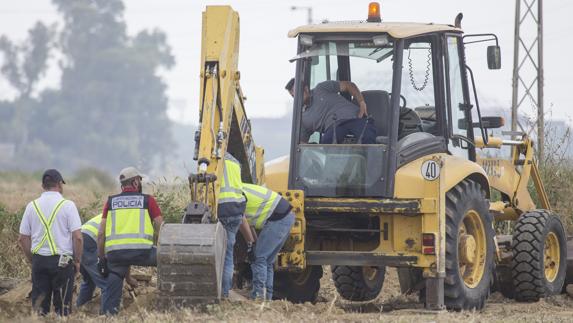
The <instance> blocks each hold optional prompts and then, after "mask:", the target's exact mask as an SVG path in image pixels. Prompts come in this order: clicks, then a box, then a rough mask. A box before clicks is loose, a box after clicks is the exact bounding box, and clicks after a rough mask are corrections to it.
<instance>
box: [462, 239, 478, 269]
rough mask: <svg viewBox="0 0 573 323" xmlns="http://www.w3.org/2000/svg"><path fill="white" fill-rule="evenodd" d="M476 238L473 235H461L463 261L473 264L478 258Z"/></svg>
mask: <svg viewBox="0 0 573 323" xmlns="http://www.w3.org/2000/svg"><path fill="white" fill-rule="evenodd" d="M475 253H476V240H475V238H474V237H473V236H472V235H469V234H464V235H462V236H461V237H460V258H461V260H462V262H463V263H465V264H469V265H473V263H474V261H475V258H476V254H475Z"/></svg>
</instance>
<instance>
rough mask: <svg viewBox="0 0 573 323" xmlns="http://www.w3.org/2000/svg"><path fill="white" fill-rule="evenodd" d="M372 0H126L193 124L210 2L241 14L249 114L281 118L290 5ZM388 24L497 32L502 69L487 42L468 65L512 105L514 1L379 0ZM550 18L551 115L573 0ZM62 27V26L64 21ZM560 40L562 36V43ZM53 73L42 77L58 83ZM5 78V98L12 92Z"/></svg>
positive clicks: (4, 26)
mask: <svg viewBox="0 0 573 323" xmlns="http://www.w3.org/2000/svg"><path fill="white" fill-rule="evenodd" d="M368 2H369V1H363V0H360V1H348V0H346V1H340V0H314V1H311V0H292V1H270V0H267V1H263V0H235V1H197V0H193V1H191V0H126V1H125V4H126V19H127V24H128V28H129V32H130V33H135V32H136V31H138V30H141V29H144V28H148V29H152V28H159V29H162V30H163V31H165V32H166V33H167V36H168V41H169V43H170V44H171V46H172V48H173V53H174V55H175V56H176V61H177V64H176V66H175V67H174V68H173V69H172V70H171V71H168V72H165V73H164V74H163V75H164V77H165V80H166V81H167V84H168V86H169V91H168V94H169V96H170V99H171V100H172V102H174V103H175V106H178V107H184V111H179V112H177V113H174V112H173V111H171V112H172V113H171V116H172V117H173V118H174V119H175V118H176V119H177V120H178V121H181V120H183V121H184V122H186V123H193V122H194V121H195V120H196V119H197V106H198V101H199V100H198V90H199V81H198V78H199V67H200V66H199V63H200V57H199V54H200V46H201V12H202V11H203V10H204V7H205V5H208V4H230V5H232V6H233V8H234V9H235V10H237V11H238V12H239V14H240V17H241V50H240V57H239V69H240V71H241V76H242V83H241V84H242V87H243V91H244V93H245V95H246V96H247V98H248V100H247V112H248V114H249V116H250V117H262V116H265V117H273V116H276V117H279V116H281V115H283V114H284V113H286V111H287V109H289V107H288V104H289V102H290V98H289V96H288V95H287V93H286V92H285V91H284V89H283V88H284V84H285V83H286V81H287V80H288V79H289V78H290V77H291V75H292V74H293V72H294V65H293V64H290V63H289V62H288V59H289V58H291V57H293V56H294V55H295V51H296V44H295V41H294V40H293V39H289V38H287V36H286V34H287V32H288V30H290V29H292V28H294V27H296V26H298V25H301V24H305V23H306V12H305V11H291V10H290V7H291V6H292V5H298V6H312V7H313V10H314V19H315V21H321V20H323V19H325V18H327V19H329V20H331V21H335V20H361V19H365V18H366V13H367V5H368ZM381 3H382V8H381V11H382V19H383V20H385V21H416V22H435V23H450V24H451V23H453V20H454V17H455V16H456V14H457V13H458V12H463V13H464V20H463V28H464V30H465V32H466V33H484V32H492V33H496V34H497V35H498V36H499V37H500V41H501V47H502V66H503V68H502V70H500V71H489V70H487V65H486V59H485V51H486V50H485V46H486V45H474V47H473V49H471V50H470V53H469V58H468V63H469V65H470V66H471V67H472V68H473V70H474V72H475V73H476V78H477V84H478V89H479V93H480V94H481V97H482V98H483V101H484V102H486V103H488V102H489V103H490V104H492V103H491V102H494V103H495V104H499V105H501V106H504V107H506V108H507V109H509V108H510V105H511V75H512V60H513V28H514V25H513V24H514V11H515V10H514V6H515V1H513V0H501V1H500V0H480V1H474V0H435V1H430V0H386V1H382V2H381ZM544 4H545V6H544V13H545V15H544V19H545V26H544V28H545V53H544V55H545V95H546V96H545V97H546V99H545V103H546V107H547V108H546V109H548V108H549V106H550V105H553V108H552V110H553V112H552V114H553V117H556V118H569V117H571V116H573V109H572V108H573V104H572V101H573V100H572V99H571V92H572V91H573V58H572V56H571V52H573V45H572V43H571V39H572V38H571V34H570V33H571V31H572V30H573V19H570V17H571V14H572V13H573V1H571V0H549V1H545V2H544ZM37 20H42V21H45V22H47V23H51V22H57V21H58V15H57V14H56V12H55V10H54V7H53V6H52V5H51V2H50V1H49V0H19V1H1V2H0V33H1V34H6V35H8V36H9V37H10V38H12V39H23V38H24V37H25V36H26V31H27V29H28V28H30V27H31V26H32V25H33V23H34V22H35V21H37ZM60 25H61V23H60ZM561 39H563V41H561ZM57 77H58V76H57V74H56V73H54V72H51V73H50V76H49V77H48V79H47V80H46V81H45V82H44V84H47V85H52V86H53V85H54V84H56V83H57ZM9 93H10V91H9V87H8V85H7V84H6V82H5V81H0V98H6V97H8V96H9V95H10V94H9Z"/></svg>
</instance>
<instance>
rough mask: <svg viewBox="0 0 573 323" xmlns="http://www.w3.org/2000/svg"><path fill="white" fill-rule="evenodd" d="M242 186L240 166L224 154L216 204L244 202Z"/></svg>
mask: <svg viewBox="0 0 573 323" xmlns="http://www.w3.org/2000/svg"><path fill="white" fill-rule="evenodd" d="M242 185H243V183H242V181H241V165H240V164H239V162H238V161H237V160H236V159H235V158H233V157H232V156H231V155H229V154H225V162H224V167H223V181H222V182H221V187H220V191H219V199H218V203H219V204H221V203H233V202H234V203H242V202H244V201H245V197H244V196H243V191H242V189H241V188H242Z"/></svg>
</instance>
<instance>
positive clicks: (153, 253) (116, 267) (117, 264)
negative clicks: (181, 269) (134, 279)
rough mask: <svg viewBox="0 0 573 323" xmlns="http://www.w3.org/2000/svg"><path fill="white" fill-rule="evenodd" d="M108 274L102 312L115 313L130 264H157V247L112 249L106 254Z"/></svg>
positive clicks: (149, 265)
mask: <svg viewBox="0 0 573 323" xmlns="http://www.w3.org/2000/svg"><path fill="white" fill-rule="evenodd" d="M106 258H107V261H108V263H107V265H108V267H109V276H107V286H106V291H105V293H103V295H102V311H103V314H106V315H107V314H112V315H113V314H117V313H118V312H119V305H120V304H121V295H122V292H123V280H124V279H125V276H126V274H127V271H128V270H129V267H130V266H145V267H155V266H157V248H156V247H152V248H151V249H146V250H114V251H111V252H109V253H108V254H106Z"/></svg>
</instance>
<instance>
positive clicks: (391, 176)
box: [158, 3, 567, 310]
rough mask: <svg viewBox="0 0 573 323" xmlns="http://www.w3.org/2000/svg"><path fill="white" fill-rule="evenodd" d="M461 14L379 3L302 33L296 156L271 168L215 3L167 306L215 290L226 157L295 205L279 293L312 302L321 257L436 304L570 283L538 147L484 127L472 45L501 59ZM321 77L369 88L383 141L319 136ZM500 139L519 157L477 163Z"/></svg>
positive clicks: (224, 18)
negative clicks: (393, 279) (419, 16)
mask: <svg viewBox="0 0 573 323" xmlns="http://www.w3.org/2000/svg"><path fill="white" fill-rule="evenodd" d="M365 9H366V8H365ZM461 21H462V16H461V14H460V15H458V17H456V19H455V23H454V24H453V25H449V24H434V23H394V22H386V21H382V19H381V15H380V6H379V5H378V4H377V3H371V4H370V5H369V7H368V16H367V19H366V20H360V21H344V22H324V23H320V24H313V25H306V26H301V27H298V28H296V29H294V30H291V31H290V32H289V33H288V36H289V37H293V38H297V39H298V46H297V49H296V53H293V54H294V55H295V56H294V57H293V59H292V61H293V62H294V65H295V83H294V93H295V97H294V104H293V123H292V134H291V138H292V139H291V146H290V155H289V156H287V157H284V158H280V159H278V160H274V161H271V162H268V163H267V164H266V166H265V167H264V168H263V150H262V149H260V148H257V147H256V146H255V145H254V142H253V138H252V136H251V124H250V122H249V120H248V119H247V116H246V113H245V105H244V103H245V102H244V97H243V93H242V91H241V88H240V86H239V81H240V74H239V71H238V48H239V46H238V44H239V17H238V14H237V13H236V12H234V11H233V10H232V9H231V8H230V7H227V6H208V7H207V9H206V11H205V12H204V13H203V34H202V37H203V39H202V51H201V53H202V60H201V88H200V126H199V129H198V130H197V133H196V136H195V141H196V154H195V160H197V165H198V166H197V173H196V174H192V175H190V177H189V182H190V188H191V200H192V202H191V203H190V205H189V206H188V208H187V211H186V214H185V216H184V217H183V220H182V224H166V225H164V226H163V228H162V230H161V233H160V237H159V252H158V274H159V286H158V288H159V290H160V294H161V300H162V301H164V302H167V303H168V304H176V305H185V304H191V303H195V302H204V301H216V300H218V299H219V297H220V286H221V282H220V280H221V267H222V256H223V254H224V246H225V235H224V232H223V231H224V230H221V227H220V225H218V224H214V223H216V219H217V209H216V207H217V203H216V201H217V195H218V191H219V182H220V180H219V179H220V178H221V175H222V172H223V170H222V165H223V159H222V157H223V156H224V153H225V152H226V151H228V152H230V153H232V154H233V155H234V156H235V157H236V158H237V159H238V160H239V161H240V162H241V165H242V177H243V181H244V182H249V183H259V184H265V185H267V186H268V187H270V188H272V189H273V190H276V191H278V192H280V193H281V194H282V195H283V196H284V197H285V198H287V199H288V200H289V201H290V202H291V204H292V206H293V210H294V211H295V213H296V223H295V225H294V227H293V228H292V231H291V235H290V237H289V239H288V241H287V243H286V244H285V246H284V247H283V249H282V251H281V253H280V254H279V256H278V260H277V268H276V269H277V273H276V274H275V289H276V291H275V293H274V295H275V297H277V298H286V299H288V300H291V301H293V302H304V301H311V302H312V301H315V300H316V297H317V293H318V290H319V288H320V278H321V276H322V272H323V268H325V267H324V266H329V267H330V270H331V271H332V279H333V280H334V283H335V285H336V288H337V291H338V293H339V294H340V296H341V297H342V298H344V299H347V300H351V301H368V300H372V299H374V298H376V297H377V296H378V294H379V293H380V291H381V289H382V285H383V283H384V277H385V271H386V267H396V268H398V275H399V279H400V286H401V288H402V291H403V292H404V293H419V295H420V299H421V301H422V302H424V303H425V304H426V307H427V308H428V309H441V308H444V307H445V308H447V309H452V310H463V309H481V308H483V307H484V306H485V304H486V302H487V298H488V296H489V295H490V292H491V291H492V290H499V291H501V292H502V293H503V294H504V295H506V296H508V297H513V298H515V299H516V300H518V301H536V300H538V299H540V298H542V297H545V296H548V295H551V294H555V293H559V292H561V290H562V288H563V285H564V281H565V278H566V263H567V261H566V258H567V255H566V250H567V248H566V236H565V231H564V228H563V225H562V223H561V221H560V220H559V217H557V216H556V215H555V214H553V213H552V211H551V207H550V203H549V201H548V199H547V196H546V194H545V191H544V188H543V184H542V182H541V179H540V176H539V172H538V169H537V162H536V160H535V155H534V151H533V147H532V142H531V140H530V138H528V137H527V135H525V134H522V133H518V132H510V133H502V136H504V137H507V138H506V139H501V137H496V136H492V135H490V134H488V132H489V131H490V130H492V129H498V128H501V127H502V126H503V119H502V118H501V117H492V116H487V117H486V116H481V113H480V107H479V101H478V96H477V93H476V84H475V82H474V77H473V72H472V70H471V69H470V67H469V66H468V64H467V63H466V55H465V50H466V46H470V45H471V46H480V45H479V44H481V43H484V42H488V43H490V44H491V45H490V46H488V47H487V62H488V67H489V68H490V69H499V68H500V67H501V58H500V55H501V54H500V48H499V46H498V41H497V37H496V36H495V35H493V34H478V35H468V34H464V33H463V31H462V29H461ZM289 77H290V76H289V75H285V76H284V78H285V81H286V80H288V79H289ZM325 81H351V82H353V83H355V84H357V85H358V86H359V88H360V89H361V90H362V95H363V97H364V99H365V101H366V104H367V107H368V113H369V115H370V117H371V119H372V122H374V125H375V126H376V143H375V144H361V143H360V138H355V137H353V136H351V135H349V136H346V137H345V138H344V140H342V142H339V143H320V142H321V136H322V133H321V132H315V133H314V134H312V135H310V136H309V134H308V131H305V130H304V127H303V126H302V121H303V111H304V109H306V108H307V107H306V105H305V104H304V102H303V101H304V100H303V95H302V93H303V92H304V88H305V87H308V88H309V90H312V89H313V88H314V87H315V86H317V85H318V84H320V83H322V82H325ZM340 95H342V96H345V97H346V99H348V100H349V101H351V102H352V101H353V98H351V97H348V96H346V95H347V94H344V93H341V94H340ZM335 124H336V123H335ZM504 146H509V147H511V158H510V159H508V160H505V159H501V158H498V157H495V158H480V157H479V155H485V154H480V152H484V151H486V150H487V151H489V155H490V156H498V155H499V153H500V152H501V149H500V148H502V147H504ZM530 181H532V182H533V184H534V187H535V192H536V196H537V200H538V201H539V205H536V203H535V202H534V200H533V199H532V197H531V195H530V193H529V191H528V183H530ZM201 219H203V221H204V220H205V219H210V220H211V221H212V224H201V223H200V222H201ZM501 223H504V224H506V225H505V226H501V225H500V224H501ZM501 227H504V228H506V229H505V230H503V231H500V230H497V229H499V228H501ZM496 230H497V231H498V232H496ZM502 233H503V234H502ZM237 251H238V252H237V259H236V261H237V268H238V270H237V272H236V274H237V278H238V279H237V282H239V285H240V282H242V281H244V279H243V278H244V276H248V274H247V273H246V272H248V266H246V265H245V264H244V261H243V257H242V256H241V243H238V245H237Z"/></svg>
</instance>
